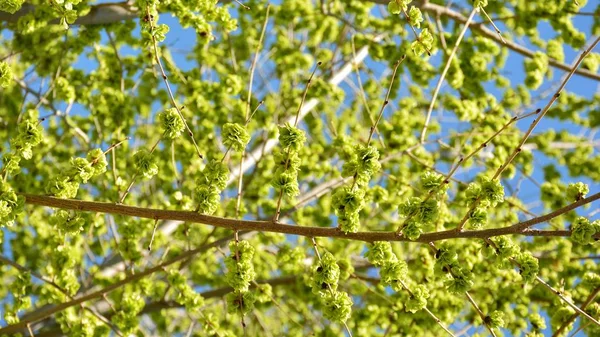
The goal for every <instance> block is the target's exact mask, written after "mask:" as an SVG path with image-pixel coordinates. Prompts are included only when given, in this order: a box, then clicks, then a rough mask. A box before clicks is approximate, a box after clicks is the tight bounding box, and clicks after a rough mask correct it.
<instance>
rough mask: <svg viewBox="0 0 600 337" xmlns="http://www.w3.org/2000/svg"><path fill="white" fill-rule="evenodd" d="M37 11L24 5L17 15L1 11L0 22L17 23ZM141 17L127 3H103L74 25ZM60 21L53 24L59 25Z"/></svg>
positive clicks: (100, 23)
mask: <svg viewBox="0 0 600 337" xmlns="http://www.w3.org/2000/svg"><path fill="white" fill-rule="evenodd" d="M33 11H35V6H34V5H31V4H23V6H22V7H21V9H19V10H18V11H17V12H16V13H14V14H10V13H7V12H2V11H0V22H2V21H4V22H10V23H16V22H17V21H19V19H20V18H21V17H22V16H25V15H27V14H29V13H32V12H33ZM138 17H139V12H138V9H137V8H135V7H133V6H131V5H130V4H128V3H127V1H125V2H112V3H103V4H97V5H93V6H91V10H90V12H89V13H88V14H86V15H84V16H82V17H80V18H78V19H77V20H76V21H75V23H73V24H74V25H104V24H110V23H115V22H120V21H123V20H132V19H135V18H138ZM58 22H59V20H53V21H52V22H51V23H55V24H57V23H58Z"/></svg>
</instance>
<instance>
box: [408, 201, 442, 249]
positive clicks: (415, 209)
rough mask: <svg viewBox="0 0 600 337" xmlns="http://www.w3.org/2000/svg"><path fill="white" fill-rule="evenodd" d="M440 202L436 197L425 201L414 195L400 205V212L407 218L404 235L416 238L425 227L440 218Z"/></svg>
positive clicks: (412, 238) (411, 238) (410, 238)
mask: <svg viewBox="0 0 600 337" xmlns="http://www.w3.org/2000/svg"><path fill="white" fill-rule="evenodd" d="M439 210H440V203H439V201H438V200H436V199H434V198H429V199H427V200H425V201H423V200H422V199H421V198H419V197H412V198H410V199H408V200H407V201H405V202H404V203H403V204H401V205H400V206H399V207H398V212H399V213H400V214H401V215H403V216H404V217H406V218H407V220H406V223H405V225H404V227H403V228H402V235H403V236H404V237H406V238H408V239H409V240H416V239H418V238H419V236H421V234H422V233H423V227H426V226H431V225H433V223H434V222H435V221H436V220H437V219H438V216H439Z"/></svg>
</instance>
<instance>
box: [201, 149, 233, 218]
mask: <svg viewBox="0 0 600 337" xmlns="http://www.w3.org/2000/svg"><path fill="white" fill-rule="evenodd" d="M228 179H229V168H228V167H227V165H226V164H224V163H223V162H221V161H218V160H212V161H211V162H210V163H208V164H206V166H205V167H204V169H203V170H202V172H200V177H199V178H198V179H196V189H195V191H194V200H195V201H196V204H197V209H198V212H199V213H202V214H213V213H214V212H215V211H216V210H217V208H218V207H219V204H220V203H221V191H223V189H224V188H225V187H227V180H228Z"/></svg>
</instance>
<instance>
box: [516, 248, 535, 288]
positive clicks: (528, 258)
mask: <svg viewBox="0 0 600 337" xmlns="http://www.w3.org/2000/svg"><path fill="white" fill-rule="evenodd" d="M515 260H516V261H517V263H518V264H519V266H520V269H521V277H522V278H523V281H525V282H531V281H533V280H535V278H536V276H537V274H538V272H539V270H540V267H539V265H538V260H537V259H536V258H535V257H533V255H531V253H529V252H521V253H520V254H518V255H517V256H516V258H515Z"/></svg>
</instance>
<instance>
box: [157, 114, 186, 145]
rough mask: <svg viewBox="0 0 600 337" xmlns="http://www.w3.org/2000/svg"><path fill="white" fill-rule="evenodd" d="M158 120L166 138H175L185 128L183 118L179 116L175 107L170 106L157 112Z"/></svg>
mask: <svg viewBox="0 0 600 337" xmlns="http://www.w3.org/2000/svg"><path fill="white" fill-rule="evenodd" d="M158 121H159V122H160V126H161V128H162V130H163V134H164V135H165V137H166V138H168V139H175V138H177V137H179V136H180V135H181V133H182V132H183V130H184V129H185V124H184V123H183V119H181V116H179V113H178V112H177V109H175V108H170V109H167V110H165V111H163V112H161V113H159V114H158Z"/></svg>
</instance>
